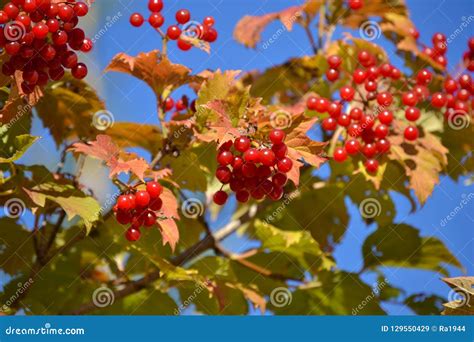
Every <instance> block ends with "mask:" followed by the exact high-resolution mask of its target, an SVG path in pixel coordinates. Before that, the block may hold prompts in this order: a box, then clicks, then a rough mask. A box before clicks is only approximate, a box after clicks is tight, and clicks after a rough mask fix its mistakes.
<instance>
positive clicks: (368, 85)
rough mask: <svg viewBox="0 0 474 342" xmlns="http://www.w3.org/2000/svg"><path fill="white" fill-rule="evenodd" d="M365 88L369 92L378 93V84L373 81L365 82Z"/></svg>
mask: <svg viewBox="0 0 474 342" xmlns="http://www.w3.org/2000/svg"><path fill="white" fill-rule="evenodd" d="M364 88H365V90H367V91H376V90H377V82H375V81H372V80H367V81H365V85H364Z"/></svg>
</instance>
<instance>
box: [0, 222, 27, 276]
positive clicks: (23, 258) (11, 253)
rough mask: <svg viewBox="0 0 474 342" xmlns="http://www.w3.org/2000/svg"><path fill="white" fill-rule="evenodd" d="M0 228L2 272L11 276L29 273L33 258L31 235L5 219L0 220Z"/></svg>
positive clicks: (0, 263)
mask: <svg viewBox="0 0 474 342" xmlns="http://www.w3.org/2000/svg"><path fill="white" fill-rule="evenodd" d="M0 227H1V229H0V265H1V266H2V270H3V271H4V272H6V273H8V274H9V275H12V276H15V275H19V274H21V273H23V272H25V273H26V272H29V271H30V270H31V266H32V264H33V257H34V250H33V239H32V236H31V234H32V233H31V232H29V231H27V230H26V229H24V228H23V227H22V226H20V225H18V224H17V223H16V222H15V220H14V219H11V218H7V217H3V218H1V219H0Z"/></svg>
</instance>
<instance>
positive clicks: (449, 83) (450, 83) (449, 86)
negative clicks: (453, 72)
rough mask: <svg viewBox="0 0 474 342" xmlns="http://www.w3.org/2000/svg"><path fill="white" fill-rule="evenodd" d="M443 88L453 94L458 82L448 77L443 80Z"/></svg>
mask: <svg viewBox="0 0 474 342" xmlns="http://www.w3.org/2000/svg"><path fill="white" fill-rule="evenodd" d="M444 89H445V90H446V91H447V92H448V93H450V94H453V93H455V92H456V90H458V84H457V82H456V81H455V80H453V79H452V78H448V79H447V80H446V81H444Z"/></svg>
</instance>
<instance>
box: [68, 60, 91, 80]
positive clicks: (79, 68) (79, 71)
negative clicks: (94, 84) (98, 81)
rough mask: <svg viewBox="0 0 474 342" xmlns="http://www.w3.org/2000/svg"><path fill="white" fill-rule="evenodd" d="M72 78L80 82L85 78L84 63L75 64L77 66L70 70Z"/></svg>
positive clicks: (85, 69) (85, 67) (85, 68)
mask: <svg viewBox="0 0 474 342" xmlns="http://www.w3.org/2000/svg"><path fill="white" fill-rule="evenodd" d="M71 73H72V76H74V78H77V79H78V80H82V79H83V78H84V77H86V76H87V66H86V65H85V64H84V63H77V65H76V66H75V67H74V68H73V69H72V70H71Z"/></svg>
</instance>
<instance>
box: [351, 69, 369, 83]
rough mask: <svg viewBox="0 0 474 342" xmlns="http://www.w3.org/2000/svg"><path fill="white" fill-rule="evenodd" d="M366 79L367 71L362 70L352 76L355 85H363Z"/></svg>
mask: <svg viewBox="0 0 474 342" xmlns="http://www.w3.org/2000/svg"><path fill="white" fill-rule="evenodd" d="M366 78H367V72H365V70H362V69H356V70H354V74H353V76H352V79H353V80H354V83H356V84H362V83H364V81H365V79H366Z"/></svg>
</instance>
